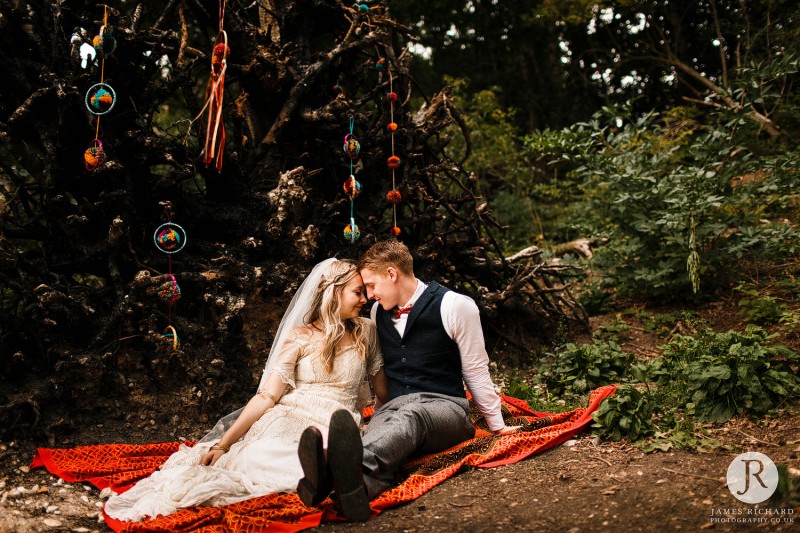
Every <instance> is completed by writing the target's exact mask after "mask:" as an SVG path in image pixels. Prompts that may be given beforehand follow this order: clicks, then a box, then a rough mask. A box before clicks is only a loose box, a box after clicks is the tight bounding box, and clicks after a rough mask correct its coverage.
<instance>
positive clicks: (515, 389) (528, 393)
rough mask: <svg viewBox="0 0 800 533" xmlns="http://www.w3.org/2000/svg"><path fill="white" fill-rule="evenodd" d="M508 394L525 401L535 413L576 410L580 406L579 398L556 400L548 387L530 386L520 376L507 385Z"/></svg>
mask: <svg viewBox="0 0 800 533" xmlns="http://www.w3.org/2000/svg"><path fill="white" fill-rule="evenodd" d="M506 394H508V395H510V396H513V397H514V398H519V399H521V400H525V401H526V402H528V405H529V406H530V407H531V409H533V410H534V411H542V412H546V413H557V412H560V411H564V410H565V409H574V408H576V407H578V404H579V398H578V397H577V396H570V397H566V398H556V397H554V396H552V395H551V394H550V393H549V391H548V390H547V387H545V386H543V385H540V384H534V385H529V384H528V383H526V382H525V381H524V380H523V379H521V378H520V377H519V376H513V377H511V379H510V380H509V382H508V385H507V389H506Z"/></svg>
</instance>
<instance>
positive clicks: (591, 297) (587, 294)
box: [578, 283, 612, 316]
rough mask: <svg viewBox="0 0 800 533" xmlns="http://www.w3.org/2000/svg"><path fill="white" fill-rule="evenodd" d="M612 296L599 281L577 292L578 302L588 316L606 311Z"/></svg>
mask: <svg viewBox="0 0 800 533" xmlns="http://www.w3.org/2000/svg"><path fill="white" fill-rule="evenodd" d="M611 300H612V296H611V294H610V293H609V292H608V291H607V290H604V289H603V287H601V286H600V284H599V283H595V284H592V285H589V286H587V287H586V288H585V289H584V290H583V291H582V292H581V293H579V294H578V303H580V304H581V305H582V306H583V308H584V309H586V312H587V313H589V316H595V315H601V314H603V313H607V312H608V311H609V309H610V307H609V304H610V303H611Z"/></svg>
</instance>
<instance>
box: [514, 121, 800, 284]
mask: <svg viewBox="0 0 800 533" xmlns="http://www.w3.org/2000/svg"><path fill="white" fill-rule="evenodd" d="M740 132H741V129H740V124H738V122H725V121H723V120H721V119H719V117H717V118H715V117H713V116H711V115H709V116H705V117H700V116H699V114H698V113H697V112H696V111H693V110H690V109H688V108H682V107H678V108H673V109H670V110H667V111H666V112H664V113H656V112H650V113H646V114H644V115H641V116H635V115H634V114H633V113H632V107H631V106H630V105H625V106H614V107H607V108H604V109H603V110H601V111H600V112H598V113H597V114H596V115H595V116H594V117H592V119H591V120H590V121H588V122H586V123H582V124H577V125H575V126H572V127H571V128H570V129H569V130H568V133H564V132H540V133H537V134H534V135H531V136H529V137H528V138H526V143H527V148H528V150H529V151H531V153H532V157H536V158H540V159H545V160H549V162H550V163H551V166H552V167H555V168H557V169H558V170H559V172H560V174H561V175H566V179H567V180H568V181H570V182H577V183H578V184H579V188H580V189H581V190H582V191H583V192H584V196H583V199H582V204H581V207H580V208H578V207H576V211H577V219H578V220H583V221H585V223H586V224H588V225H589V226H591V227H592V228H593V236H594V237H601V236H602V237H607V238H608V239H609V240H608V243H607V244H606V245H605V246H603V247H602V248H601V249H599V250H598V251H597V255H596V256H595V258H594V265H595V266H596V267H598V269H599V270H601V271H603V272H604V275H605V277H606V278H605V279H606V280H607V281H612V282H613V283H614V285H615V286H616V287H617V288H618V289H619V290H620V292H621V293H622V294H632V295H637V296H645V297H666V298H678V297H682V296H685V295H686V294H687V293H691V292H695V291H697V290H698V288H699V290H708V289H709V288H713V287H714V285H716V284H719V283H727V282H728V281H729V280H731V279H733V278H734V276H735V274H736V270H735V269H736V268H737V265H738V264H739V263H740V262H739V261H736V259H738V258H742V257H745V256H746V255H749V256H750V257H756V256H755V254H759V256H760V257H761V258H765V259H766V258H772V257H776V256H780V255H781V254H787V253H791V251H792V250H794V251H795V253H796V251H797V250H800V234H799V233H798V232H797V231H796V230H795V229H793V228H792V227H791V226H789V225H788V224H784V223H763V222H762V220H763V219H769V218H770V217H773V218H777V217H782V216H784V213H785V211H786V209H788V207H787V206H786V204H785V199H783V200H781V197H787V196H791V194H792V190H793V189H792V188H793V185H791V182H792V180H794V181H795V182H796V180H797V179H798V177H799V176H798V174H800V166H799V165H797V164H796V161H797V159H796V154H794V153H791V152H785V153H784V154H778V155H775V156H770V157H766V156H764V157H762V156H759V154H757V153H756V152H755V151H753V150H751V149H749V148H748V146H747V143H748V142H749V141H750V140H751V139H749V138H740V137H739V133H740ZM753 176H755V177H756V178H754V179H752V180H749V181H748V180H745V179H744V177H753ZM784 257H785V255H784Z"/></svg>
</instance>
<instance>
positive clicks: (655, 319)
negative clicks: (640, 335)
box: [638, 310, 697, 337]
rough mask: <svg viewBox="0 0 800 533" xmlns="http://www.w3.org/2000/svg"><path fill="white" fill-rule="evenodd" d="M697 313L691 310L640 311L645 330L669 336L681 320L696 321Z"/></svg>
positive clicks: (639, 316) (661, 335) (660, 335)
mask: <svg viewBox="0 0 800 533" xmlns="http://www.w3.org/2000/svg"><path fill="white" fill-rule="evenodd" d="M696 317H697V313H695V312H694V311H689V310H680V311H672V312H670V313H639V314H638V318H639V320H641V322H642V326H643V328H644V331H646V332H647V333H655V334H656V335H658V336H659V337H667V336H668V335H669V334H670V332H671V331H672V328H673V327H675V324H677V323H678V322H680V321H683V322H694V321H695V320H696Z"/></svg>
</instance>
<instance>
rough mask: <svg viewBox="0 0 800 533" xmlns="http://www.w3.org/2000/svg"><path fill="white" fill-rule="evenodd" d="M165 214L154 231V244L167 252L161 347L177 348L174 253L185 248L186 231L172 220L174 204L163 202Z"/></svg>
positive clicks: (161, 294)
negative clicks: (164, 324) (165, 306)
mask: <svg viewBox="0 0 800 533" xmlns="http://www.w3.org/2000/svg"><path fill="white" fill-rule="evenodd" d="M162 205H163V206H164V215H165V217H166V219H167V221H166V222H165V223H164V224H161V225H160V226H159V227H157V228H156V231H155V232H154V233H153V244H155V246H156V248H158V250H159V251H160V252H163V253H165V254H167V257H168V269H169V270H168V272H169V273H168V274H167V280H166V281H165V282H164V283H162V284H161V286H160V287H159V289H158V296H159V297H160V298H161V299H162V300H163V301H164V303H166V304H167V324H168V325H167V328H166V329H165V330H164V332H163V333H162V340H161V348H163V349H171V350H177V349H178V348H179V347H180V340H179V339H178V332H177V331H176V330H175V328H174V327H173V326H172V307H173V306H174V305H175V303H176V302H177V301H178V300H179V299H180V297H181V288H180V287H179V286H178V280H177V279H176V278H175V274H173V273H172V255H173V254H176V253H178V252H180V251H181V250H183V248H184V246H186V232H185V231H184V229H183V228H182V227H181V226H179V225H178V224H175V223H174V222H173V221H172V205H171V204H170V203H169V202H162Z"/></svg>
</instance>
